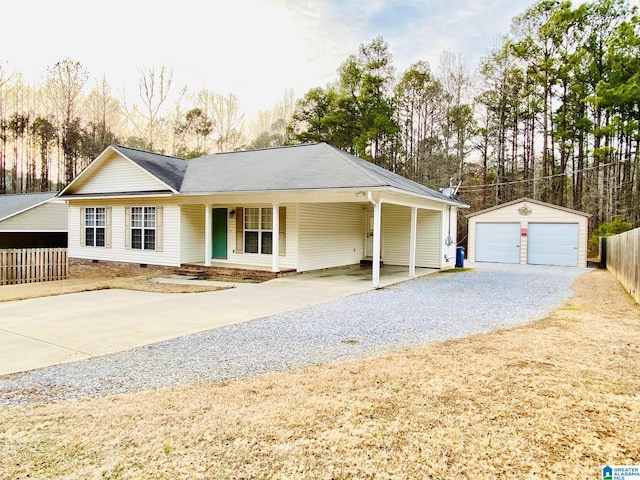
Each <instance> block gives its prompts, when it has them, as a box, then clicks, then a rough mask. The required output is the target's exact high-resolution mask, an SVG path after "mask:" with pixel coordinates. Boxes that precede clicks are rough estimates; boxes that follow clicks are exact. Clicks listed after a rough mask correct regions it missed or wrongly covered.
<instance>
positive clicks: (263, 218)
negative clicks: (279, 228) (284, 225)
mask: <svg viewBox="0 0 640 480" xmlns="http://www.w3.org/2000/svg"><path fill="white" fill-rule="evenodd" d="M272 251H273V209H272V208H267V207H264V208H262V207H246V208H245V209H244V253H259V254H263V255H271V253H272Z"/></svg>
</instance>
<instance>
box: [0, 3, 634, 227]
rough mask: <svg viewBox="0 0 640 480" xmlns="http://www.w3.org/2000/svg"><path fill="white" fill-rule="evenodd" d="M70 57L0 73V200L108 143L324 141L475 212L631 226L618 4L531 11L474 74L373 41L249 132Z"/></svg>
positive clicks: (628, 78)
mask: <svg viewBox="0 0 640 480" xmlns="http://www.w3.org/2000/svg"><path fill="white" fill-rule="evenodd" d="M87 80H88V73H87V72H86V70H85V69H84V68H83V66H82V65H80V64H79V63H77V62H74V61H72V60H70V59H65V60H63V61H61V62H59V63H57V64H55V65H54V66H52V67H50V68H49V69H48V70H47V75H46V78H45V82H44V84H43V85H39V86H30V85H26V84H25V83H24V82H23V81H22V79H21V77H20V75H19V74H14V75H11V74H9V73H8V72H6V71H4V70H2V69H1V68H0V193H11V192H23V191H25V192H26V191H37V190H50V189H57V188H60V187H61V186H63V185H65V184H66V183H68V182H69V181H71V180H72V179H73V178H74V176H75V175H77V173H78V172H79V171H80V170H81V169H82V168H83V167H84V166H85V165H86V164H87V163H88V162H89V161H91V160H92V159H93V158H95V156H96V155H97V154H98V153H100V152H101V151H102V150H103V149H104V148H105V147H106V146H107V145H109V144H110V143H113V142H116V143H121V144H123V145H126V146H130V147H134V148H142V149H147V150H152V151H156V152H160V153H166V154H170V155H176V156H180V157H184V158H192V157H195V156H200V155H203V154H207V153H214V152H219V151H230V150H241V149H246V148H268V147H274V146H281V145H288V144H296V143H302V142H315V141H323V142H327V143H330V144H332V145H334V146H336V147H338V148H340V149H343V150H345V151H347V152H349V153H352V154H354V155H357V156H359V157H361V158H364V159H366V160H369V161H371V162H373V163H375V164H377V165H380V166H382V167H385V168H388V169H390V170H392V171H395V172H397V173H399V174H402V175H404V176H406V177H408V178H410V179H412V180H415V181H416V182H419V183H421V184H423V185H427V186H429V187H432V188H435V189H437V188H440V187H447V186H456V185H458V184H460V185H461V187H460V193H461V197H460V198H461V200H462V201H463V202H465V203H467V204H470V205H471V206H472V209H473V210H477V209H481V208H485V207H489V206H493V205H496V204H499V203H503V202H506V201H510V200H513V199H516V198H520V197H523V196H526V197H530V198H534V199H538V200H542V201H547V202H551V203H554V204H557V205H561V206H566V207H570V208H574V209H577V210H581V211H586V212H588V213H591V214H592V215H593V220H594V222H593V226H594V227H595V226H597V225H599V224H601V223H603V222H606V221H611V220H613V219H614V218H618V217H621V218H623V219H625V220H627V221H629V222H630V223H631V224H632V225H634V226H637V225H639V224H640V169H639V167H640V158H639V153H638V152H639V150H640V149H639V146H640V131H639V129H640V17H639V15H638V11H637V8H635V7H634V8H631V7H629V5H628V3H627V2H625V1H624V0H594V1H593V2H591V3H583V4H581V5H579V6H577V7H573V6H572V4H571V3H570V2H569V1H560V0H541V1H538V2H537V3H535V4H533V5H532V6H531V7H529V8H528V9H527V10H526V11H525V12H523V13H522V14H521V15H519V16H517V17H515V18H514V19H513V21H512V25H511V33H510V34H509V35H506V36H504V37H503V38H502V39H501V40H500V42H499V44H498V45H496V46H494V48H493V49H492V50H491V52H490V54H488V55H487V56H485V57H484V58H483V59H482V60H481V61H480V64H479V65H478V66H477V68H476V69H475V70H474V71H472V70H471V69H470V68H469V66H468V65H466V63H465V61H464V59H463V58H462V56H461V55H459V54H457V53H455V52H450V51H446V52H444V53H443V54H442V55H441V57H440V61H439V64H438V65H437V66H436V67H435V68H433V69H432V67H431V65H430V64H429V63H428V62H426V61H424V60H418V61H416V62H415V63H414V64H412V65H411V66H410V67H409V68H408V69H406V70H405V71H404V72H401V73H399V74H398V73H397V72H396V70H395V67H394V65H393V56H392V54H391V49H390V47H389V45H388V44H387V42H386V41H385V40H384V39H383V38H382V37H376V38H374V39H373V40H372V41H371V42H370V43H369V44H363V45H360V47H359V50H358V51H357V52H355V53H354V54H353V55H350V56H349V57H348V58H347V59H346V60H345V61H344V62H343V63H342V64H341V65H340V66H339V68H338V69H337V78H336V79H335V80H334V81H333V82H331V83H330V84H328V85H325V86H323V87H320V86H319V87H315V88H312V89H310V90H309V91H308V92H306V93H305V94H304V95H303V96H302V97H301V98H299V99H295V98H294V97H293V93H292V92H291V91H286V92H285V94H284V96H283V99H282V101H281V102H279V103H278V104H277V105H275V106H274V108H273V109H272V110H270V111H263V112H259V114H258V116H257V118H256V120H255V121H254V122H253V124H251V125H250V126H247V125H246V124H245V120H244V115H243V114H242V112H240V109H239V106H238V99H237V97H235V95H233V94H229V95H225V96H222V95H219V94H217V93H215V92H211V91H207V90H202V91H200V92H197V93H196V94H191V93H189V92H188V91H187V89H186V87H185V88H182V89H181V90H178V92H177V94H174V97H176V98H177V100H175V99H174V100H173V102H174V103H173V104H172V106H170V105H169V104H168V103H169V101H170V100H169V92H170V91H175V86H173V85H172V75H171V71H169V70H166V69H165V68H164V67H163V68H160V69H155V68H150V69H147V70H141V71H140V78H139V91H138V92H137V93H138V98H137V101H136V102H134V103H133V104H129V102H127V99H126V98H121V99H116V98H115V97H114V96H113V94H112V92H111V89H110V87H109V85H108V83H107V82H106V80H105V79H103V80H102V81H101V82H97V83H96V85H95V86H94V87H93V89H91V90H90V92H89V94H88V95H85V94H84V92H85V87H86V85H87Z"/></svg>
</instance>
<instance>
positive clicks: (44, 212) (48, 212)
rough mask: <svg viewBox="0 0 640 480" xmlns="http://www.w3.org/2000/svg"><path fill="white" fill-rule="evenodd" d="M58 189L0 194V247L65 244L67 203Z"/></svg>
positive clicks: (55, 245)
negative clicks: (59, 197)
mask: <svg viewBox="0 0 640 480" xmlns="http://www.w3.org/2000/svg"><path fill="white" fill-rule="evenodd" d="M57 193H58V192H44V193H19V194H7V195H0V248H55V247H66V246H67V205H66V203H65V202H64V201H62V200H60V199H57V198H56V195H57Z"/></svg>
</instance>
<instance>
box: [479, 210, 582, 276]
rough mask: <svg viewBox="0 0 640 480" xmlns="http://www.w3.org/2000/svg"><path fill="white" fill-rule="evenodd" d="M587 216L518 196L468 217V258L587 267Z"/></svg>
mask: <svg viewBox="0 0 640 480" xmlns="http://www.w3.org/2000/svg"><path fill="white" fill-rule="evenodd" d="M590 216H591V215H590V214H588V213H584V212H579V211H577V210H572V209H570V208H565V207H559V206H557V205H552V204H550V203H545V202H540V201H537V200H531V199H528V198H522V199H520V200H514V201H512V202H508V203H504V204H502V205H498V206H496V207H492V208H487V209H485V210H480V211H479V212H474V213H470V214H469V215H467V218H468V219H469V243H468V255H467V257H468V259H469V261H471V262H497V263H521V264H530V265H559V266H566V267H586V266H587V230H588V222H589V217H590Z"/></svg>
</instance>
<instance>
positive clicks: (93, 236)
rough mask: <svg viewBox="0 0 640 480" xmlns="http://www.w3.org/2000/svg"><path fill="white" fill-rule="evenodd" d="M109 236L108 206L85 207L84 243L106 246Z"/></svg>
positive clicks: (93, 245)
mask: <svg viewBox="0 0 640 480" xmlns="http://www.w3.org/2000/svg"><path fill="white" fill-rule="evenodd" d="M106 238H107V209H106V207H86V208H85V209H84V245H85V246H86V247H104V246H106Z"/></svg>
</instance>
